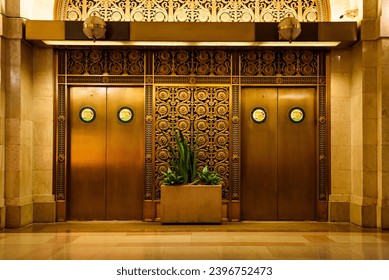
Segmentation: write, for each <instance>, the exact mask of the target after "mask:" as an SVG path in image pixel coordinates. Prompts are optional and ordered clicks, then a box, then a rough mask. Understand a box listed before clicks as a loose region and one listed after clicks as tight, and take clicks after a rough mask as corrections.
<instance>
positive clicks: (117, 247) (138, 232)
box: [0, 222, 389, 260]
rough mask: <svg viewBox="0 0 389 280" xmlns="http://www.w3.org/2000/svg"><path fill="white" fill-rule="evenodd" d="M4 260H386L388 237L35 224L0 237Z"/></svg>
mask: <svg viewBox="0 0 389 280" xmlns="http://www.w3.org/2000/svg"><path fill="white" fill-rule="evenodd" d="M0 259H11V260H15V259H39V260H48V259H56V260H64V259H75V260H83V259H88V260H101V259H114V260H130V259H138V260H149V259H152V260H178V259H184V260H189V259H195V260H203V259H209V260H212V259H214V260H224V259H267V260H274V259H282V260H289V259H303V260H321V259H334V260H349V259H362V260H363V259H365V260H370V259H373V260H378V259H381V260H388V259H389V231H382V230H378V229H361V228H359V227H356V226H354V225H351V224H349V223H319V222H240V223H223V224H221V225H161V224H159V223H144V222H66V223H56V224H34V225H31V226H28V227H26V228H23V229H18V230H9V229H8V230H3V231H0Z"/></svg>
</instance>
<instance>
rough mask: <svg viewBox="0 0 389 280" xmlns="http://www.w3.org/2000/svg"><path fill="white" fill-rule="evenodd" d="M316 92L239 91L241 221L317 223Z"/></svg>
mask: <svg viewBox="0 0 389 280" xmlns="http://www.w3.org/2000/svg"><path fill="white" fill-rule="evenodd" d="M315 92H316V90H315V89H314V88H243V89H242V111H241V112H242V127H241V131H242V136H241V139H242V142H241V154H242V155H241V218H242V219H245V220H315V219H316V189H317V188H316V184H317V183H316V176H317V175H316V173H317V169H316V116H315ZM256 109H257V110H256ZM295 109H296V110H295ZM254 111H258V112H259V115H258V119H256V120H257V122H255V121H254V120H253V119H252V118H251V115H252V113H253V112H254ZM292 112H293V113H292ZM294 113H296V114H297V115H296V114H294ZM291 116H293V118H290V117H291ZM301 116H304V118H303V119H302V120H300V118H301Z"/></svg>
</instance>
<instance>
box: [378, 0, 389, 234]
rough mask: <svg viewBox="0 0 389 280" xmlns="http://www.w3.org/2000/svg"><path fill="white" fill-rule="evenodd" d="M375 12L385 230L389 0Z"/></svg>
mask: <svg viewBox="0 0 389 280" xmlns="http://www.w3.org/2000/svg"><path fill="white" fill-rule="evenodd" d="M381 5H382V9H381V11H380V12H379V14H378V21H377V26H379V39H378V43H377V44H378V48H377V49H378V50H377V54H378V55H377V58H378V59H377V61H378V67H377V85H378V102H377V103H378V112H377V113H378V114H377V117H378V152H377V155H378V161H377V163H378V182H377V183H378V184H377V185H378V201H377V226H378V227H380V228H383V229H389V26H388V21H389V0H382V3H381Z"/></svg>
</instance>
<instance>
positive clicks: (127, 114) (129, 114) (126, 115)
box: [118, 107, 134, 123]
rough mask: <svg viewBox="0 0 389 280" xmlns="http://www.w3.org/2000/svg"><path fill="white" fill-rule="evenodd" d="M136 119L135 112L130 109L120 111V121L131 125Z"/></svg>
mask: <svg viewBox="0 0 389 280" xmlns="http://www.w3.org/2000/svg"><path fill="white" fill-rule="evenodd" d="M133 118H134V111H133V110H132V109H131V108H130V107H121V108H120V109H119V110H118V119H119V121H121V122H122V123H129V122H130V121H132V119H133Z"/></svg>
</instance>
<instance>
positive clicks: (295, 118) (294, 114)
mask: <svg viewBox="0 0 389 280" xmlns="http://www.w3.org/2000/svg"><path fill="white" fill-rule="evenodd" d="M304 118H305V112H304V110H303V108H301V107H293V108H292V109H290V110H289V119H290V120H291V122H293V123H301V122H302V121H303V120H304Z"/></svg>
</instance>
